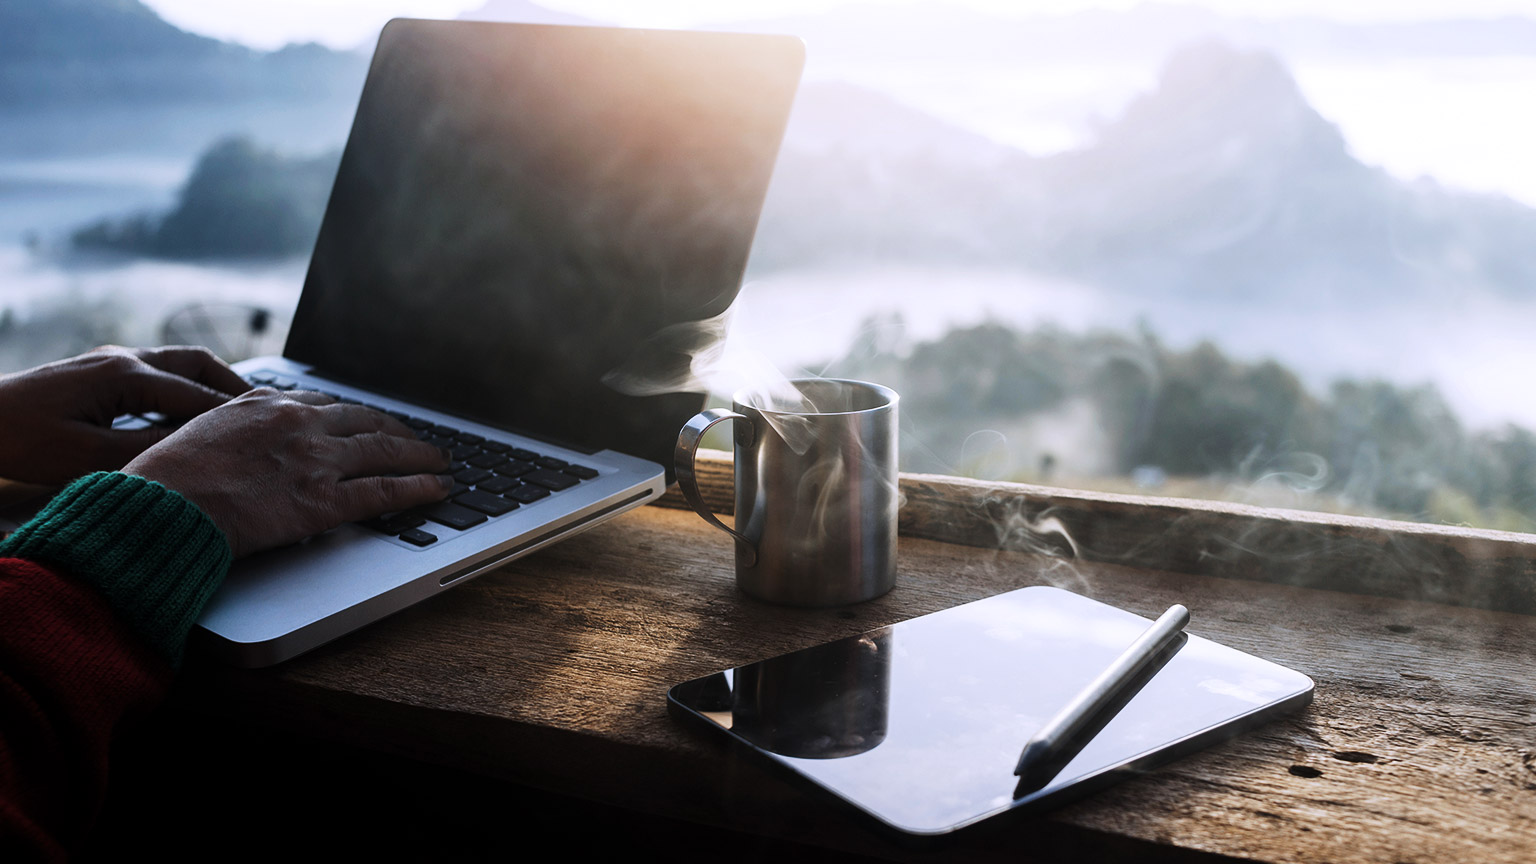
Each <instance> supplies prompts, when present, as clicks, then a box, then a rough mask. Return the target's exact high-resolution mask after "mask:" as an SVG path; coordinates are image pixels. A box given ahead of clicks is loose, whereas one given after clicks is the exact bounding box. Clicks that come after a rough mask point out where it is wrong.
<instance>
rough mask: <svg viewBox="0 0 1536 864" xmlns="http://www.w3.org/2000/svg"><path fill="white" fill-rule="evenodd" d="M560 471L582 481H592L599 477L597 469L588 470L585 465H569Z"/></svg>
mask: <svg viewBox="0 0 1536 864" xmlns="http://www.w3.org/2000/svg"><path fill="white" fill-rule="evenodd" d="M560 470H562V471H564V472H565V473H567V474H569V475H571V476H572V477H575V478H577V479H580V480H591V479H592V478H593V477H596V476H597V470H596V469H593V468H588V467H587V466H585V465H567V466H565V467H564V468H562V469H560Z"/></svg>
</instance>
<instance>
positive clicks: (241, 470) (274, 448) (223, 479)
mask: <svg viewBox="0 0 1536 864" xmlns="http://www.w3.org/2000/svg"><path fill="white" fill-rule="evenodd" d="M449 458H450V456H449V454H448V452H447V451H446V450H443V449H441V448H439V447H435V446H433V445H431V444H428V443H426V442H424V441H419V440H417V439H416V436H415V435H414V434H413V433H412V432H411V430H410V429H408V428H407V427H406V426H405V425H404V424H403V423H400V422H399V421H397V420H395V419H394V418H392V417H390V416H388V415H387V414H383V413H380V412H378V411H375V410H373V409H371V408H365V407H363V406H362V405H355V404H346V403H338V402H336V401H335V400H333V399H331V398H330V397H329V396H325V395H322V394H320V393H311V392H305V391H293V392H291V393H286V394H285V393H279V392H278V391H276V390H271V389H268V388H262V389H259V390H253V391H251V392H249V393H246V394H245V395H243V396H241V397H239V398H237V399H233V400H231V401H230V402H228V403H227V404H225V405H223V406H221V407H219V408H216V409H214V410H213V411H209V412H208V413H206V414H203V415H201V416H199V417H197V418H196V419H194V420H192V421H190V422H189V423H187V424H186V425H185V426H183V427H181V428H180V429H178V430H176V432H175V433H174V434H173V435H171V436H170V437H169V438H166V439H165V440H164V441H161V442H160V443H158V444H156V445H155V446H153V447H151V448H149V449H148V450H145V451H144V452H143V453H142V454H140V455H139V456H138V458H136V459H134V460H133V461H132V462H129V463H128V465H127V466H126V467H125V468H123V472H124V473H126V474H134V475H137V476H139V477H143V478H145V479H148V480H154V481H157V482H159V483H161V484H163V485H165V486H166V487H168V488H170V489H174V490H176V491H177V492H180V493H181V494H182V495H184V496H185V497H186V498H187V499H189V500H190V501H192V503H194V504H196V505H197V506H198V507H200V508H202V510H203V512H204V513H207V514H208V516H209V518H211V519H212V520H213V522H214V524H215V525H218V526H219V528H220V529H222V530H223V531H224V536H225V537H227V538H228V539H229V545H230V548H231V549H232V550H233V551H234V553H235V557H240V556H242V555H248V554H250V553H252V552H257V551H260V550H262V549H270V548H272V547H275V546H283V545H286V544H289V543H293V542H296V541H298V540H302V539H304V538H305V537H310V536H313V535H315V534H319V533H321V532H323V531H328V530H330V529H332V528H335V527H336V526H337V525H340V524H341V523H343V522H356V521H358V520H361V519H368V518H371V517H374V516H377V515H379V514H381V513H389V512H393V511H396V510H407V509H410V508H412V507H417V506H420V505H422V504H428V503H431V502H433V501H440V500H442V499H443V498H444V497H446V496H447V494H448V491H449V490H450V489H451V488H452V487H453V478H452V477H449V476H447V475H440V474H437V473H434V472H440V471H446V470H447V468H448V463H449ZM390 475H401V476H390Z"/></svg>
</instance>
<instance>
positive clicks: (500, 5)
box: [459, 0, 605, 26]
mask: <svg viewBox="0 0 1536 864" xmlns="http://www.w3.org/2000/svg"><path fill="white" fill-rule="evenodd" d="M459 18H461V19H463V20H466V21H519V22H522V23H525V24H573V25H585V26H591V25H594V24H603V23H605V22H602V21H596V20H593V19H591V18H585V17H583V16H581V15H576V14H573V13H570V12H560V11H557V10H554V9H546V8H544V7H543V6H540V5H539V4H537V3H530V2H529V0H486V3H485V5H483V6H481V7H480V8H478V9H471V10H469V11H467V12H464V13H463V14H461V15H459Z"/></svg>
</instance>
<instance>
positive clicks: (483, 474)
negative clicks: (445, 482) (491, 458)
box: [453, 467, 492, 486]
mask: <svg viewBox="0 0 1536 864" xmlns="http://www.w3.org/2000/svg"><path fill="white" fill-rule="evenodd" d="M491 476H492V474H491V472H490V471H488V470H486V469H484V468H475V467H469V468H465V469H464V470H463V471H459V472H457V473H456V474H454V475H453V479H455V480H457V481H459V482H460V483H463V484H464V485H465V486H473V485H475V484H476V483H479V482H480V481H481V480H488V479H490V478H491Z"/></svg>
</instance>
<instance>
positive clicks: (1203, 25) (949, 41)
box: [704, 0, 1536, 66]
mask: <svg viewBox="0 0 1536 864" xmlns="http://www.w3.org/2000/svg"><path fill="white" fill-rule="evenodd" d="M704 29H721V30H746V31H753V32H770V33H793V34H795V35H797V36H800V37H801V38H803V39H804V40H805V41H806V44H807V46H808V48H809V49H810V51H809V57H808V63H809V64H810V65H811V66H814V65H815V64H816V62H817V59H818V58H819V57H837V58H839V59H841V60H846V59H848V58H858V59H860V60H864V61H878V62H896V63H920V64H953V63H962V64H963V63H978V62H995V61H998V60H1007V61H1008V62H1010V63H1013V64H1024V65H1029V64H1036V65H1050V64H1055V63H1061V62H1067V63H1085V62H1105V61H1108V62H1117V63H1123V62H1136V63H1145V62H1149V61H1150V62H1158V61H1160V60H1162V59H1163V58H1165V57H1167V56H1168V54H1169V53H1170V52H1172V51H1174V50H1176V49H1178V48H1179V47H1180V46H1183V45H1187V44H1190V43H1192V42H1200V41H1206V40H1219V41H1222V42H1225V43H1228V44H1231V45H1235V46H1239V47H1245V48H1259V49H1264V50H1268V51H1272V52H1274V53H1277V54H1280V55H1281V56H1284V57H1287V58H1290V59H1296V58H1301V57H1307V58H1313V59H1317V58H1332V59H1340V60H1347V61H1351V62H1359V61H1361V60H1367V59H1385V58H1411V57H1445V56H1498V55H1524V56H1530V55H1532V54H1536V19H1533V18H1532V17H1529V16H1526V17H1519V16H1505V17H1502V18H1488V19H1477V18H1464V19H1455V18H1453V19H1446V20H1438V21H1415V22H1367V23H1356V22H1343V21H1333V20H1327V19H1323V18H1317V17H1308V16H1303V15H1290V16H1276V17H1272V18H1262V19H1261V18H1246V17H1241V16H1232V15H1222V14H1218V13H1216V12H1213V11H1210V10H1209V9H1204V8H1200V7H1195V6H1189V5H1182V4H1175V3H1143V4H1141V5H1138V6H1134V7H1131V8H1130V9H1126V10H1107V9H1084V10H1081V11H1078V12H1071V13H1058V14H1049V13H1038V14H1030V15H998V14H992V13H987V12H982V11H979V10H975V9H969V8H966V7H964V6H959V5H957V4H952V3H942V2H936V0H925V2H917V3H876V2H870V3H859V4H847V5H842V6H838V7H836V8H834V9H831V10H828V11H826V12H823V13H818V14H811V15H796V16H784V17H780V18H770V19H760V20H753V21H750V22H743V21H732V20H730V19H722V20H721V21H719V22H716V23H712V24H710V25H707V26H706V27H705V28H704Z"/></svg>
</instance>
